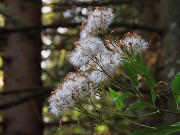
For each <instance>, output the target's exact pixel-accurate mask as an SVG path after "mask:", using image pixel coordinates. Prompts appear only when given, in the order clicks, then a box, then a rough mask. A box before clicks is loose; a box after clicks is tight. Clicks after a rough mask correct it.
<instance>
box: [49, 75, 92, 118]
mask: <svg viewBox="0 0 180 135" xmlns="http://www.w3.org/2000/svg"><path fill="white" fill-rule="evenodd" d="M92 92H94V87H93V84H92V83H90V82H89V81H88V79H87V77H86V76H85V75H83V74H81V73H69V74H67V76H66V77H65V79H64V82H63V83H62V84H61V86H59V87H58V88H57V89H56V90H55V91H54V92H53V94H52V95H51V97H50V99H49V101H50V109H51V112H52V113H54V114H55V115H56V116H59V115H61V114H62V113H63V112H64V111H66V110H69V109H70V108H72V107H73V106H74V105H75V103H76V99H77V98H78V99H81V98H84V97H85V96H87V95H88V94H91V93H92Z"/></svg>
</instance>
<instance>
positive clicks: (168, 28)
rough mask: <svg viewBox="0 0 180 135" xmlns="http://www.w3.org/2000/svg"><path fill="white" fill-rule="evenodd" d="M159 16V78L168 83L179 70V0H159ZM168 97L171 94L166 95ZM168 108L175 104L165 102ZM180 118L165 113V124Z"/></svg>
mask: <svg viewBox="0 0 180 135" xmlns="http://www.w3.org/2000/svg"><path fill="white" fill-rule="evenodd" d="M161 9H162V10H161V16H162V26H163V31H164V40H163V48H164V51H163V52H164V53H163V58H162V60H161V67H162V68H163V70H162V72H161V78H162V79H164V81H165V82H168V84H169V85H170V84H171V82H172V79H173V78H174V76H175V74H176V73H178V72H180V17H179V16H180V1H179V0H173V1H171V0H161ZM167 96H168V97H170V96H171V94H168V95H167ZM167 107H168V108H169V110H171V111H173V110H175V109H174V108H175V105H174V104H172V103H171V102H168V103H167ZM179 120H180V116H174V115H170V114H167V115H165V116H164V121H165V122H164V123H165V124H173V123H174V122H177V121H179Z"/></svg>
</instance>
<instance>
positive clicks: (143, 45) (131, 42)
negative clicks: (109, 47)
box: [122, 33, 149, 54]
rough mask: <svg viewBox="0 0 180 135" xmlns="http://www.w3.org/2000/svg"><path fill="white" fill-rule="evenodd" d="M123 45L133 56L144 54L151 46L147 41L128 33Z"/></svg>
mask: <svg viewBox="0 0 180 135" xmlns="http://www.w3.org/2000/svg"><path fill="white" fill-rule="evenodd" d="M122 44H123V45H124V46H125V49H126V50H127V51H129V52H130V53H133V54H137V53H142V52H143V51H144V50H146V49H147V48H148V45H149V43H148V42H147V41H146V40H144V39H143V38H141V37H140V36H138V35H136V34H134V33H127V34H126V35H125V38H124V39H123V40H122Z"/></svg>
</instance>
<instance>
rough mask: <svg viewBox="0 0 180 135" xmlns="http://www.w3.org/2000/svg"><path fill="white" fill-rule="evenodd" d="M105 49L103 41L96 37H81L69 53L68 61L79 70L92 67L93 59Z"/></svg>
mask: <svg viewBox="0 0 180 135" xmlns="http://www.w3.org/2000/svg"><path fill="white" fill-rule="evenodd" d="M105 50H106V48H105V46H104V43H103V41H102V40H101V39H100V38H97V37H89V38H86V39H81V40H80V41H79V42H78V44H77V45H76V48H75V49H74V51H73V52H72V54H71V55H70V62H71V63H72V64H73V65H74V66H75V67H78V68H79V69H80V70H81V71H84V72H85V71H86V70H88V69H89V68H93V67H94V66H95V65H96V63H95V62H94V60H95V59H96V58H99V57H100V56H101V54H103V53H104V51H105Z"/></svg>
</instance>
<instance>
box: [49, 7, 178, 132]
mask: <svg viewBox="0 0 180 135" xmlns="http://www.w3.org/2000/svg"><path fill="white" fill-rule="evenodd" d="M113 18H114V15H113V14H112V12H111V11H110V9H105V8H100V7H97V8H96V9H95V10H94V11H92V12H91V13H90V14H89V16H88V19H87V20H86V21H85V22H83V23H82V27H81V29H82V30H81V33H80V39H79V41H76V42H75V43H74V50H73V51H72V53H71V55H70V58H69V61H70V63H71V64H72V65H73V66H74V67H75V69H77V72H75V73H69V74H68V75H67V76H66V77H65V79H64V82H62V83H61V84H60V85H59V86H58V87H57V88H56V89H55V90H54V91H53V92H52V95H51V97H50V99H49V102H50V110H51V112H52V113H53V114H55V115H56V116H58V117H59V116H61V115H63V113H64V112H65V111H68V110H69V109H73V110H76V111H78V112H80V113H82V114H84V115H89V116H90V117H92V118H93V119H96V120H97V121H98V123H97V125H96V126H98V125H99V124H101V123H104V124H107V125H108V124H109V119H108V118H109V116H110V115H118V116H119V117H121V118H123V119H125V120H127V121H129V122H130V123H132V124H136V125H138V126H140V127H144V128H146V129H144V130H142V131H140V130H137V129H133V131H134V132H132V133H131V134H132V135H142V134H144V133H146V135H150V134H152V133H153V135H160V134H170V133H175V132H179V131H180V125H179V123H178V122H177V123H175V124H174V125H169V126H165V127H151V126H148V125H144V124H141V123H138V122H137V121H134V120H133V118H136V117H138V116H134V115H132V113H131V111H134V110H143V109H146V108H149V111H150V112H149V113H148V114H143V115H140V116H139V117H141V116H143V117H145V116H147V117H148V116H150V115H154V114H158V113H162V112H163V113H171V114H174V115H180V112H179V103H180V96H179V93H180V85H179V84H180V74H177V75H176V77H175V79H174V80H173V83H172V92H173V94H174V97H175V98H174V101H175V103H176V111H175V112H171V111H170V110H167V109H164V108H160V107H158V106H157V105H156V99H157V97H159V96H161V95H165V93H164V92H166V90H168V86H167V84H166V83H164V82H156V81H155V79H154V77H153V75H152V73H151V71H150V69H149V68H148V67H147V66H146V65H145V64H144V63H143V61H142V58H141V54H142V53H143V52H144V51H145V50H146V49H147V48H148V46H149V43H148V42H147V41H146V40H145V39H143V38H142V37H140V36H138V35H137V34H135V33H127V34H126V35H125V36H124V37H123V38H122V39H117V38H116V37H115V36H113V35H111V34H108V27H109V25H110V24H111V23H112V21H113ZM117 69H121V73H120V74H121V75H123V76H124V77H125V78H126V79H125V80H126V82H128V81H129V82H130V83H128V84H127V83H126V82H124V84H123V81H122V82H119V81H117V80H116V79H115V77H114V75H115V73H116V71H117ZM142 82H143V84H142ZM141 85H146V86H147V87H146V89H147V90H148V91H149V92H150V93H151V101H148V100H146V99H145V98H144V96H143V94H142V93H141V91H140V86H141ZM108 95H110V96H111V98H112V102H114V104H115V105H116V107H117V108H114V107H112V105H111V104H110V103H109V102H104V103H105V105H104V106H103V107H102V106H100V107H99V106H97V105H96V104H95V102H97V101H95V100H94V99H95V98H94V97H95V96H98V97H99V98H100V99H101V100H105V97H107V96H108ZM132 97H135V98H136V99H137V100H135V101H134V100H133V101H131V103H130V104H128V105H125V104H124V101H125V100H126V99H130V98H132ZM83 104H90V105H92V106H93V108H94V110H95V112H96V114H95V113H91V112H89V111H88V110H87V109H86V108H85V107H84V106H83ZM166 129H168V130H166ZM136 130H137V131H136Z"/></svg>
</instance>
